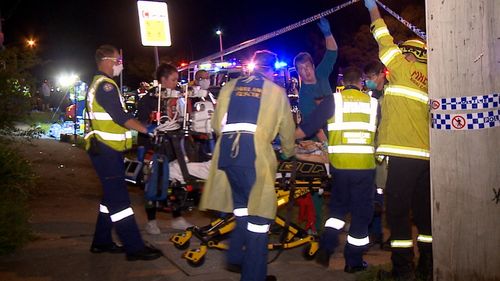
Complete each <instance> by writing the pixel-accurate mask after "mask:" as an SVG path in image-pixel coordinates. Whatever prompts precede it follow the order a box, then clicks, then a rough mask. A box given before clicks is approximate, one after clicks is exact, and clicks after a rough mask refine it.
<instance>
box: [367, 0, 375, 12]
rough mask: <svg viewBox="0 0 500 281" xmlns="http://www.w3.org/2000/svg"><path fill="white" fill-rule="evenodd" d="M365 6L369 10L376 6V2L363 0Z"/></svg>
mask: <svg viewBox="0 0 500 281" xmlns="http://www.w3.org/2000/svg"><path fill="white" fill-rule="evenodd" d="M365 7H366V8H367V9H368V10H371V9H373V8H375V7H377V2H375V0H365Z"/></svg>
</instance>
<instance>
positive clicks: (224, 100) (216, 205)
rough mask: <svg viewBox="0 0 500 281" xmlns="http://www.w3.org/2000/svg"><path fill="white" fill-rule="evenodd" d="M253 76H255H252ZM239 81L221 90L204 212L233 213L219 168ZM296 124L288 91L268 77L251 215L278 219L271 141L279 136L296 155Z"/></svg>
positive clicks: (262, 100) (259, 125) (259, 122)
mask: <svg viewBox="0 0 500 281" xmlns="http://www.w3.org/2000/svg"><path fill="white" fill-rule="evenodd" d="M250 77H252V76H250ZM240 79H248V77H244V78H239V79H235V80H231V81H229V82H228V83H227V84H226V85H225V86H224V87H223V88H222V89H221V91H220V94H219V98H218V100H217V107H216V109H215V112H214V115H213V116H212V127H213V129H214V131H215V133H216V134H217V136H218V139H217V143H216V145H215V151H214V156H213V160H212V164H211V166H210V172H209V176H208V180H207V183H206V184H205V187H204V190H203V194H202V197H201V201H200V209H201V210H207V209H210V210H216V211H221V212H225V213H232V212H233V198H232V194H231V186H230V184H229V181H228V179H227V177H226V173H225V172H224V171H223V170H220V169H218V167H219V163H218V161H219V158H220V147H221V137H220V136H221V133H222V130H223V128H222V127H223V126H222V124H225V120H224V119H225V116H226V115H227V112H228V106H229V102H230V98H231V95H232V92H233V90H234V88H235V85H236V83H237V81H238V80H240ZM294 132H295V123H294V121H293V118H292V113H291V109H290V103H289V101H288V98H287V96H286V94H285V90H284V89H283V88H281V87H279V86H278V85H276V84H274V83H273V82H271V81H270V80H268V79H267V78H266V79H265V81H264V83H263V85H262V95H261V98H260V108H259V113H258V117H257V124H256V127H255V132H254V144H255V160H254V165H255V169H256V180H255V183H254V185H253V187H252V191H251V192H250V197H249V200H248V214H249V215H251V216H259V217H264V218H268V219H274V217H275V216H276V208H277V202H276V193H275V189H274V181H275V177H276V170H277V166H278V162H277V159H276V154H275V152H274V150H273V147H272V145H271V142H272V141H273V140H274V139H275V137H276V135H278V134H279V137H280V140H281V149H282V151H283V153H284V154H285V155H286V156H292V155H293V154H294V141H295V137H294Z"/></svg>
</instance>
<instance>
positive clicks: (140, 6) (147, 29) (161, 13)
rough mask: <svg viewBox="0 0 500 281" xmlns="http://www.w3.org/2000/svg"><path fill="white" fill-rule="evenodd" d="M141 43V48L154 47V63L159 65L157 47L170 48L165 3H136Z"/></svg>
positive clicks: (170, 42) (170, 41)
mask: <svg viewBox="0 0 500 281" xmlns="http://www.w3.org/2000/svg"><path fill="white" fill-rule="evenodd" d="M137 11H138V13H139V25H140V28H141V41H142V45H143V46H153V47H155V63H156V67H158V65H159V61H160V60H159V57H158V47H159V46H171V45H172V40H171V38H170V26H169V23H168V8H167V3H165V2H153V1H137Z"/></svg>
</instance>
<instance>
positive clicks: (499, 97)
mask: <svg viewBox="0 0 500 281" xmlns="http://www.w3.org/2000/svg"><path fill="white" fill-rule="evenodd" d="M499 104H500V94H499V93H492V94H489V95H484V96H470V97H454V98H442V99H435V100H431V107H432V109H434V110H468V109H492V108H498V106H499Z"/></svg>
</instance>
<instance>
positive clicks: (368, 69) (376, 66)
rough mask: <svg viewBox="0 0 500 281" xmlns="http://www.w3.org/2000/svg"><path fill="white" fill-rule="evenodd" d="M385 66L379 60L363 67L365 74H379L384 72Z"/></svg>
mask: <svg viewBox="0 0 500 281" xmlns="http://www.w3.org/2000/svg"><path fill="white" fill-rule="evenodd" d="M384 69H385V65H384V64H383V63H382V62H381V61H380V60H372V61H370V62H368V63H367V64H366V65H365V68H364V71H365V74H371V73H375V74H379V73H381V72H382V71H384Z"/></svg>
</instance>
